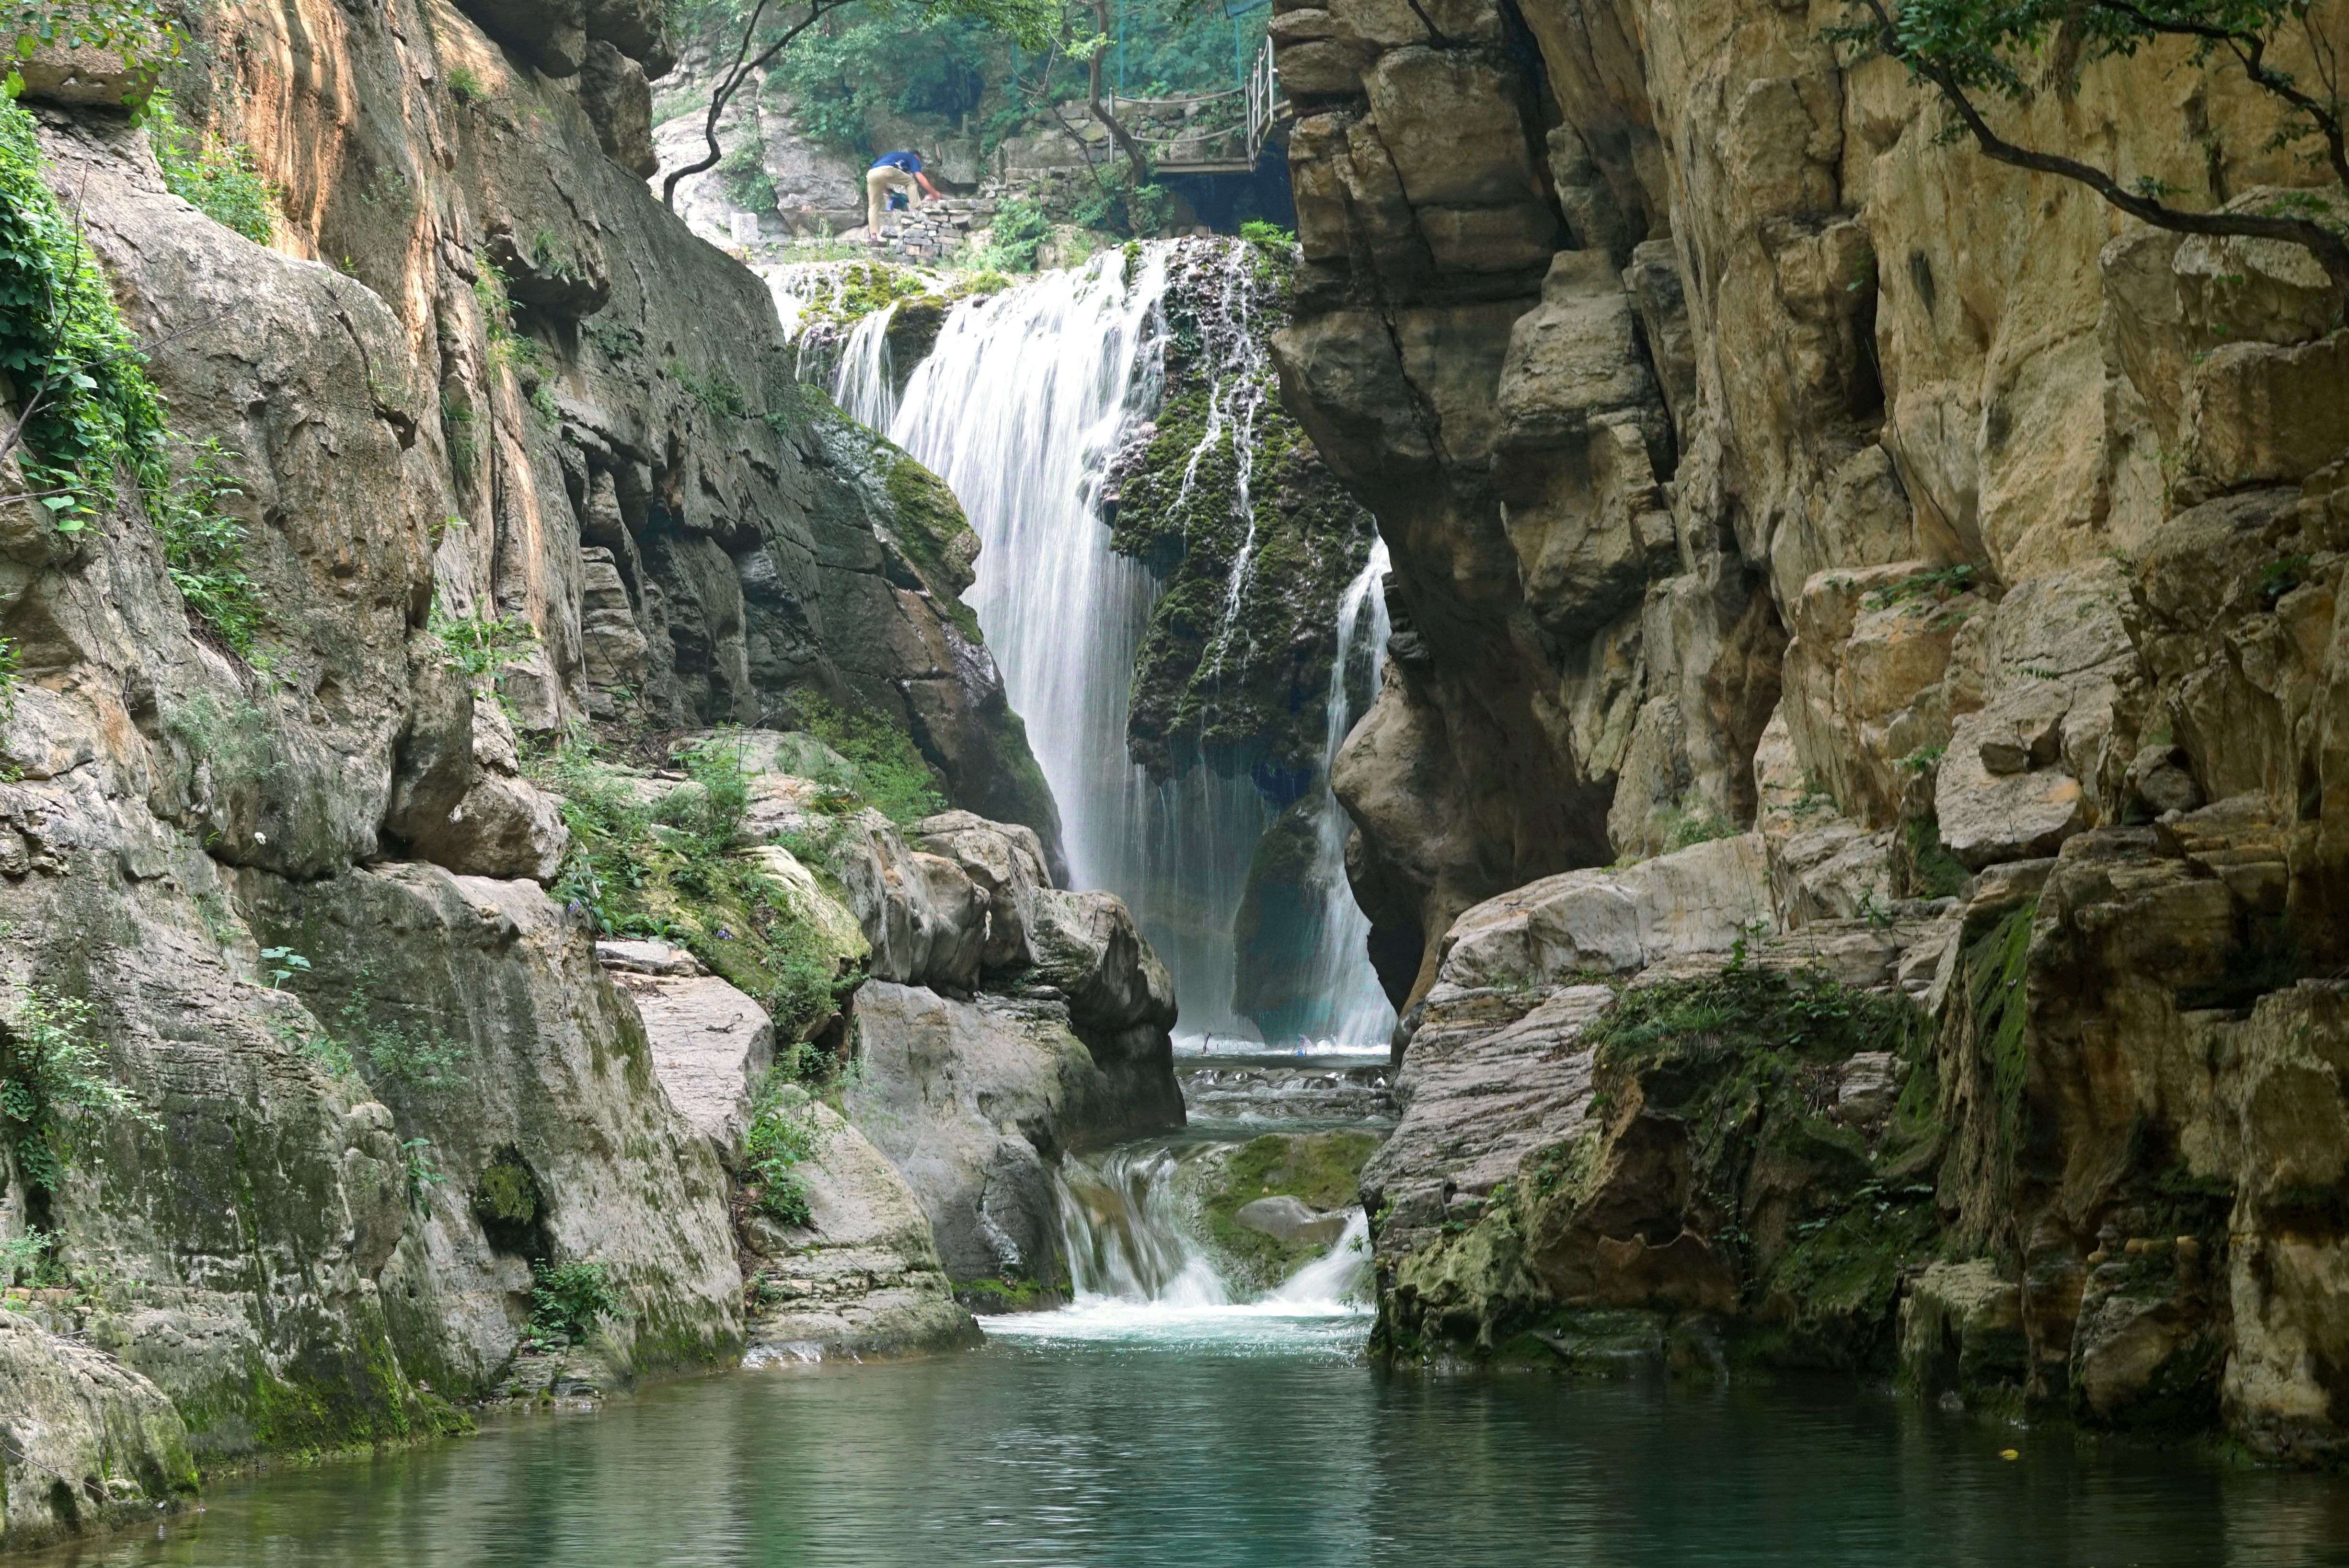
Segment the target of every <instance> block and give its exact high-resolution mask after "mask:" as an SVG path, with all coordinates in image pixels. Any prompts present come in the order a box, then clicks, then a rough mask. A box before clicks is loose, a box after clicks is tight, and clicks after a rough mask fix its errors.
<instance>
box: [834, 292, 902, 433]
mask: <svg viewBox="0 0 2349 1568" xmlns="http://www.w3.org/2000/svg"><path fill="white" fill-rule="evenodd" d="M896 318H897V304H896V302H895V300H892V301H891V302H890V303H889V304H888V305H887V306H884V307H883V308H881V309H879V310H876V311H874V312H873V313H872V314H871V315H870V316H867V317H863V318H862V319H860V320H859V321H858V322H857V323H856V325H855V326H854V327H852V328H851V329H850V330H849V334H848V341H847V342H846V343H845V344H843V346H842V348H841V350H840V370H839V372H838V374H836V375H835V376H834V377H833V382H832V400H833V402H835V403H838V404H839V405H840V408H841V411H842V412H843V413H845V414H846V415H847V416H848V417H849V418H850V419H852V420H854V421H856V422H857V423H859V424H862V425H864V426H866V427H868V428H869V429H872V430H876V431H881V432H882V433H883V434H887V433H888V431H889V426H890V423H891V421H894V420H895V418H896V415H897V389H896V385H895V382H896V377H897V368H896V366H895V364H894V363H892V361H891V358H890V354H889V324H890V323H891V322H892V321H895V319H896Z"/></svg>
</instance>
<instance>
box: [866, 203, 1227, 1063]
mask: <svg viewBox="0 0 2349 1568" xmlns="http://www.w3.org/2000/svg"><path fill="white" fill-rule="evenodd" d="M1129 274H1130V276H1129ZM1165 286H1166V249H1165V247H1164V246H1163V245H1151V246H1146V247H1144V248H1143V251H1142V252H1141V253H1140V254H1139V256H1138V257H1137V258H1136V260H1135V262H1134V263H1133V265H1131V266H1130V267H1129V266H1128V265H1126V264H1125V262H1124V259H1123V256H1121V255H1118V254H1111V255H1108V256H1104V257H1102V258H1100V259H1098V260H1096V261H1095V262H1094V263H1093V265H1091V266H1089V267H1086V268H1084V269H1083V270H1082V271H1079V272H1062V273H1048V274H1045V275H1042V276H1041V277H1039V278H1038V279H1036V280H1035V281H1034V282H1033V283H1030V284H1027V285H1024V286H1021V287H1019V288H1017V289H1013V290H1011V291H1009V292H1007V293H1005V294H1001V295H999V296H994V297H993V298H989V299H980V300H971V301H968V302H966V303H964V304H962V305H960V306H957V308H956V309H955V311H954V313H953V314H952V315H951V316H950V317H947V323H946V326H945V327H944V328H943V329H942V330H941V331H940V333H939V335H938V340H937V345H936V348H934V349H933V350H932V351H931V353H930V355H929V357H928V358H926V359H925V360H924V361H923V362H922V364H921V366H920V368H919V369H916V371H915V372H914V375H913V377H912V379H911V380H910V382H909V383H908V385H907V387H906V389H905V397H904V399H903V401H902V402H901V404H900V405H899V407H898V409H897V410H896V412H895V416H894V418H892V420H891V421H890V424H889V434H890V436H891V437H892V438H893V439H894V440H895V441H897V443H898V444H899V445H901V446H903V447H904V448H905V450H906V451H907V452H911V453H912V454H913V455H914V456H915V457H916V458H918V459H919V460H921V461H922V462H925V463H926V464H928V465H929V467H930V468H932V469H933V470H935V471H936V472H937V473H938V474H939V475H940V476H941V477H943V478H944V479H945V480H946V482H947V484H948V485H949V486H951V487H952V488H953V490H954V493H955V494H956V496H957V498H958V499H959V500H960V501H961V502H962V504H963V508H964V511H965V512H966V513H967V514H968V516H969V518H970V522H971V525H972V527H973V528H975V529H976V530H977V531H978V536H979V539H980V542H981V546H982V547H981V550H980V553H979V557H978V582H977V584H976V585H975V586H974V587H972V588H971V590H970V592H969V594H968V596H966V597H968V600H969V602H970V604H971V606H972V607H973V608H975V609H976V610H977V611H978V618H979V623H980V625H981V626H983V627H984V628H986V631H987V639H988V646H989V647H991V648H992V649H994V651H995V657H996V659H997V661H998V663H999V665H1000V666H1001V668H1002V670H1003V676H1004V684H1005V686H1006V688H1007V689H1008V691H1009V696H1010V699H1011V705H1012V707H1013V708H1014V709H1015V710H1016V711H1018V712H1019V714H1020V715H1021V716H1022V717H1023V718H1024V719H1025V720H1026V722H1027V724H1028V734H1029V740H1030V744H1031V746H1032V747H1033V748H1034V751H1035V753H1036V756H1037V759H1038V761H1039V762H1040V763H1041V764H1042V767H1043V769H1044V773H1045V776H1046V777H1047V778H1048V779H1049V780H1050V783H1051V785H1052V793H1053V794H1054V796H1055V797H1056V798H1057V799H1058V800H1059V802H1060V803H1061V825H1062V832H1063V836H1064V838H1065V842H1066V844H1067V846H1068V852H1069V862H1070V869H1071V877H1072V880H1073V881H1074V883H1075V884H1076V885H1077V886H1079V887H1087V888H1108V889H1110V890H1111V891H1113V892H1116V893H1118V894H1121V895H1123V897H1124V898H1125V900H1126V902H1127V903H1128V904H1129V905H1130V906H1131V907H1132V908H1133V913H1134V916H1135V918H1136V919H1138V920H1139V921H1140V922H1141V924H1142V927H1143V930H1144V931H1145V932H1146V933H1147V934H1148V935H1149V938H1150V940H1151V941H1152V943H1153V944H1154V946H1155V947H1156V948H1157V950H1158V951H1159V954H1160V956H1161V957H1163V958H1164V960H1165V961H1166V963H1167V966H1168V968H1169V969H1170V970H1171V971H1173V972H1174V978H1175V985H1176V990H1177V993H1178V997H1179V1000H1180V1004H1181V1007H1182V1013H1183V1023H1184V1027H1185V1030H1186V1032H1188V1031H1201V1030H1206V1031H1214V1032H1220V1033H1237V1032H1238V1031H1239V1030H1240V1029H1241V1028H1242V1027H1243V1025H1242V1024H1241V1023H1240V1021H1239V1019H1238V1017H1237V1015H1236V1014H1235V1013H1234V1012H1233V1010H1232V1005H1231V995H1232V976H1233V956H1232V944H1231V935H1230V930H1231V915H1232V911H1233V910H1234V909H1236V908H1237V905H1238V901H1239V897H1240V893H1241V890H1242V888H1243V886H1244V884H1245V882H1246V879H1247V860H1248V853H1249V850H1250V849H1251V848H1252V847H1253V846H1255V844H1256V841H1257V838H1258V837H1259V836H1261V835H1262V833H1263V831H1264V827H1265V825H1266V823H1267V822H1268V820H1269V812H1268V808H1267V806H1266V805H1265V803H1264V801H1263V800H1262V798H1261V797H1260V796H1259V795H1258V794H1257V790H1256V788H1255V787H1254V786H1253V785H1252V784H1250V783H1249V781H1248V780H1247V779H1246V778H1225V777H1222V776H1219V775H1218V774H1215V773H1214V772H1212V771H1211V770H1208V769H1206V768H1193V769H1191V770H1189V771H1187V772H1186V773H1185V774H1182V775H1180V776H1179V777H1177V778H1175V779H1174V780H1172V781H1170V782H1168V783H1166V784H1157V783H1154V782H1153V781H1152V780H1151V778H1150V777H1149V776H1148V774H1145V773H1144V772H1143V770H1142V769H1141V768H1140V767H1138V766H1136V765H1135V764H1134V763H1133V761H1132V759H1131V758H1130V756H1129V755H1128V753H1127V750H1126V713H1127V701H1128V694H1129V688H1130V684H1131V681H1132V671H1133V662H1134V654H1135V651H1136V649H1138V648H1139V647H1140V644H1141V639H1142V637H1143V633H1144V631H1145V629H1146V628H1147V627H1148V625H1149V619H1150V611H1151V607H1152V605H1153V603H1154V600H1155V598H1156V595H1157V591H1158V590H1157V585H1156V583H1155V581H1154V578H1153V577H1152V576H1151V575H1150V573H1149V572H1148V571H1147V570H1145V569H1144V568H1143V566H1140V565H1139V564H1137V563H1135V562H1133V561H1131V560H1127V559H1124V558H1123V557H1121V556H1117V555H1116V554H1114V553H1113V552H1112V550H1111V549H1110V532H1109V530H1108V529H1107V528H1106V527H1104V526H1103V525H1102V520H1101V515H1100V493H1101V484H1102V468H1103V465H1104V463H1105V462H1106V460H1107V459H1108V458H1109V456H1110V455H1111V454H1112V452H1115V451H1117V449H1118V447H1119V445H1120V444H1121V441H1122V439H1123V435H1124V434H1125V432H1126V431H1128V430H1129V429H1130V428H1131V427H1133V425H1134V424H1136V423H1137V422H1138V421H1142V420H1143V419H1145V418H1146V417H1147V416H1148V414H1149V413H1150V411H1151V410H1152V409H1153V408H1154V407H1155V405H1156V400H1157V397H1158V392H1159V388H1160V379H1159V363H1160V361H1159V351H1160V350H1159V342H1158V339H1159V337H1160V335H1161V333H1162V332H1163V326H1162V324H1161V322H1160V319H1159V312H1158V304H1159V300H1160V296H1161V295H1162V293H1163V292H1164V288H1165ZM856 395H857V396H858V397H859V398H860V399H863V398H864V397H865V396H866V393H865V391H864V383H860V385H859V388H858V389H856ZM866 406H867V407H872V406H874V405H872V404H870V403H867V405H866Z"/></svg>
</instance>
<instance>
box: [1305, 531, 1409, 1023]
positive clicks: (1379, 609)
mask: <svg viewBox="0 0 2349 1568" xmlns="http://www.w3.org/2000/svg"><path fill="white" fill-rule="evenodd" d="M1387 565H1388V562H1387V545H1386V541H1385V540H1383V539H1379V540H1374V541H1373V542H1372V544H1371V558H1370V560H1369V561H1367V562H1366V563H1364V565H1363V566H1362V570H1361V574H1360V575H1359V576H1356V577H1355V578H1354V580H1353V581H1352V582H1351V583H1350V584H1348V585H1347V587H1346V593H1345V597H1343V598H1341V599H1340V600H1339V601H1338V652H1337V657H1336V658H1335V659H1331V660H1330V699H1329V701H1330V708H1329V728H1328V731H1327V735H1326V739H1325V740H1324V742H1323V745H1322V753H1321V778H1320V791H1321V801H1320V815H1319V818H1318V820H1317V821H1316V823H1315V825H1314V840H1313V849H1314V854H1313V868H1312V871H1311V872H1310V874H1309V879H1310V881H1311V883H1312V885H1313V891H1314V892H1315V893H1316V894H1318V895H1319V900H1320V909H1321V922H1320V923H1321V929H1320V932H1319V938H1318V940H1316V941H1315V942H1314V944H1313V948H1312V953H1311V957H1310V960H1309V976H1310V977H1309V981H1308V983H1307V984H1306V986H1305V987H1303V988H1302V989H1303V990H1304V991H1305V992H1306V993H1307V994H1308V995H1311V996H1315V997H1326V998H1327V999H1328V1005H1329V1013H1328V1015H1327V1017H1326V1019H1325V1020H1324V1021H1323V1023H1322V1024H1321V1027H1320V1029H1319V1032H1318V1033H1320V1034H1321V1035H1322V1036H1323V1037H1325V1038H1327V1039H1329V1040H1332V1041H1336V1042H1338V1043H1340V1044H1348V1045H1356V1044H1364V1043H1367V1042H1371V1041H1377V1040H1382V1039H1384V1038H1385V1037H1386V1036H1387V1034H1388V1033H1390V1032H1391V1031H1392V1029H1393V1028H1394V1019H1395V1015H1394V1008H1393V1007H1392V1005H1391V1004H1390V1003H1389V1002H1388V1001H1387V996H1386V992H1385V991H1384V990H1383V989H1382V988H1381V986H1380V985H1379V980H1378V976H1377V974H1376V973H1375V972H1373V971H1372V970H1371V965H1370V960H1369V959H1368V957H1367V956H1366V951H1367V949H1368V946H1369V943H1370V937H1371V920H1370V917H1369V916H1367V915H1365V914H1363V913H1362V907H1361V905H1360V904H1358V903H1356V902H1355V901H1354V894H1353V889H1352V888H1350V886H1348V884H1347V881H1346V837H1347V835H1348V834H1349V833H1350V831H1351V829H1352V827H1353V822H1352V819H1351V818H1350V817H1349V816H1347V815H1346V809H1345V807H1343V806H1341V805H1339V804H1338V797H1337V796H1336V794H1333V793H1332V792H1331V790H1330V769H1331V768H1332V767H1333V766H1335V765H1336V763H1337V761H1338V748H1339V747H1340V746H1342V745H1344V744H1345V743H1346V736H1347V734H1348V733H1349V732H1350V731H1351V730H1352V729H1353V727H1354V722H1355V720H1356V719H1357V718H1358V717H1359V716H1360V711H1361V710H1359V709H1357V708H1356V706H1355V705H1354V700H1353V694H1354V693H1361V696H1362V698H1363V699H1364V704H1363V705H1364V706H1365V707H1367V705H1368V702H1367V699H1368V698H1369V696H1370V695H1371V693H1373V692H1375V691H1377V690H1378V679H1379V663H1380V661H1381V659H1385V657H1386V651H1387V636H1388V633H1389V631H1390V630H1391V629H1392V628H1391V627H1390V625H1389V623H1388V620H1387V598H1386V594H1385V592H1384V583H1385V578H1386V574H1387Z"/></svg>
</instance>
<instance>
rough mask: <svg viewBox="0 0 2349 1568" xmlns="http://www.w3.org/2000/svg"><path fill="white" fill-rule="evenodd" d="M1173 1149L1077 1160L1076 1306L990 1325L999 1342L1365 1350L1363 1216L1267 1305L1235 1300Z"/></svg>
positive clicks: (1070, 1197)
mask: <svg viewBox="0 0 2349 1568" xmlns="http://www.w3.org/2000/svg"><path fill="white" fill-rule="evenodd" d="M1178 1164H1179V1162H1178V1160H1177V1158H1176V1157H1175V1155H1174V1152H1173V1151H1172V1150H1170V1149H1167V1148H1165V1147H1153V1146H1151V1145H1146V1144H1144V1145H1127V1146H1124V1147H1120V1148H1114V1149H1110V1150H1108V1151H1106V1152H1105V1153H1103V1154H1102V1155H1100V1156H1098V1157H1096V1158H1092V1159H1090V1160H1089V1159H1086V1158H1081V1157H1078V1156H1073V1155H1072V1156H1071V1157H1069V1158H1067V1159H1065V1160H1064V1161H1062V1163H1061V1174H1060V1197H1061V1240H1062V1244H1063V1245H1064V1246H1065V1247H1066V1248H1067V1250H1068V1255H1069V1261H1070V1267H1071V1272H1072V1274H1073V1276H1074V1281H1075V1286H1076V1298H1077V1299H1076V1301H1075V1302H1074V1303H1071V1305H1069V1306H1065V1307H1062V1308H1060V1309H1059V1310H1057V1311H1053V1312H1040V1313H1018V1314H1007V1315H1003V1316H999V1317H988V1318H982V1319H981V1320H980V1322H981V1324H983V1325H984V1327H985V1328H986V1331H987V1333H988V1334H989V1335H991V1336H993V1337H997V1338H1008V1339H1022V1340H1132V1341H1136V1342H1148V1343H1150V1344H1154V1345H1164V1344H1168V1343H1175V1344H1183V1343H1191V1344H1199V1345H1222V1346H1226V1347H1235V1346H1237V1347H1246V1346H1257V1347H1262V1348H1266V1349H1273V1348H1290V1349H1293V1348H1296V1347H1298V1345H1299V1344H1300V1343H1310V1344H1321V1343H1323V1342H1326V1343H1327V1345H1328V1346H1329V1347H1330V1348H1331V1349H1348V1350H1350V1349H1356V1348H1359V1347H1360V1345H1361V1336H1362V1334H1363V1331H1364V1329H1365V1327H1366V1326H1367V1322H1368V1319H1369V1317H1370V1314H1371V1308H1370V1305H1369V1303H1368V1302H1367V1300H1366V1299H1365V1298H1366V1296H1367V1292H1366V1290H1365V1289H1364V1285H1365V1282H1366V1279H1367V1276H1368V1272H1369V1268H1370V1256H1371V1254H1370V1225H1369V1221H1368V1220H1366V1219H1365V1218H1364V1217H1363V1214H1362V1211H1361V1210H1360V1209H1356V1210H1353V1211H1352V1212H1351V1213H1350V1215H1349V1217H1348V1219H1347V1221H1346V1231H1345V1233H1344V1234H1343V1235H1342V1236H1340V1238H1339V1239H1338V1241H1336V1242H1335V1243H1334V1244H1333V1245H1332V1246H1331V1247H1330V1250H1329V1251H1327V1252H1324V1253H1323V1254H1322V1255H1321V1256H1320V1257H1319V1258H1316V1259H1315V1260H1313V1261H1312V1262H1309V1263H1308V1264H1306V1265H1305V1266H1304V1267H1303V1268H1301V1269H1299V1271H1298V1272H1296V1273H1294V1274H1292V1275H1290V1276H1289V1278H1288V1280H1287V1281H1286V1282H1283V1283H1282V1284H1280V1285H1279V1286H1278V1287H1277V1288H1275V1289H1273V1290H1271V1291H1268V1292H1267V1293H1265V1294H1264V1295H1263V1296H1261V1297H1259V1298H1258V1299H1257V1300H1255V1301H1235V1300H1233V1299H1232V1291H1231V1288H1230V1286H1229V1285H1227V1284H1226V1282H1225V1281H1224V1279H1223V1278H1222V1276H1221V1275H1220V1274H1218V1273H1217V1272H1216V1267H1215V1263H1214V1262H1213V1260H1212V1259H1210V1258H1209V1256H1208V1254H1207V1251H1206V1249H1205V1248H1204V1247H1203V1246H1201V1245H1200V1243H1199V1241H1198V1240H1197V1236H1196V1226H1197V1222H1198V1221H1197V1217H1196V1216H1195V1214H1194V1213H1193V1212H1192V1211H1191V1210H1190V1209H1189V1207H1188V1205H1187V1204H1186V1202H1185V1199H1184V1197H1183V1194H1182V1191H1181V1189H1180V1187H1179V1185H1178V1184H1177V1181H1176V1175H1177V1170H1178Z"/></svg>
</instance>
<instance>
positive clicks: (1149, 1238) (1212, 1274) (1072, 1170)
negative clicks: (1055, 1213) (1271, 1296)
mask: <svg viewBox="0 0 2349 1568" xmlns="http://www.w3.org/2000/svg"><path fill="white" fill-rule="evenodd" d="M1174 1173H1175V1159H1174V1151H1172V1150H1171V1149H1167V1148H1164V1147H1153V1146H1149V1145H1141V1146H1129V1147H1123V1148H1115V1149H1112V1150H1110V1151H1109V1152H1108V1153H1107V1154H1105V1155H1103V1156H1102V1157H1101V1158H1099V1159H1098V1160H1095V1161H1091V1162H1088V1161H1085V1160H1083V1159H1081V1158H1077V1157H1074V1156H1071V1157H1070V1158H1067V1159H1064V1160H1063V1161H1062V1162H1061V1179H1060V1198H1061V1241H1062V1244H1063V1245H1064V1246H1066V1247H1067V1248H1068V1253H1069V1269H1070V1272H1071V1275H1072V1276H1073V1281H1072V1282H1073V1283H1074V1284H1075V1286H1076V1293H1077V1299H1078V1300H1079V1301H1086V1300H1089V1299H1101V1298H1110V1299H1115V1300H1123V1301H1143V1302H1164V1303H1168V1304H1170V1305H1174V1306H1215V1305H1218V1304H1220V1303H1224V1302H1226V1301H1229V1300H1230V1299H1231V1293H1230V1292H1229V1291H1228V1290H1227V1289H1226V1287H1225V1284H1224V1282H1223V1280H1222V1278H1221V1277H1220V1276H1219V1275H1217V1274H1216V1267H1215V1265H1214V1264H1213V1263H1211V1262H1208V1261H1207V1255H1206V1252H1205V1251H1201V1250H1200V1248H1199V1246H1198V1244H1197V1243H1196V1242H1195V1241H1193V1240H1192V1238H1191V1237H1190V1236H1189V1235H1188V1234H1186V1233H1185V1229H1184V1223H1183V1221H1184V1219H1185V1216H1184V1214H1183V1212H1182V1199H1181V1198H1180V1197H1179V1196H1178V1195H1177V1194H1176V1192H1175V1189H1174Z"/></svg>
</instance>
